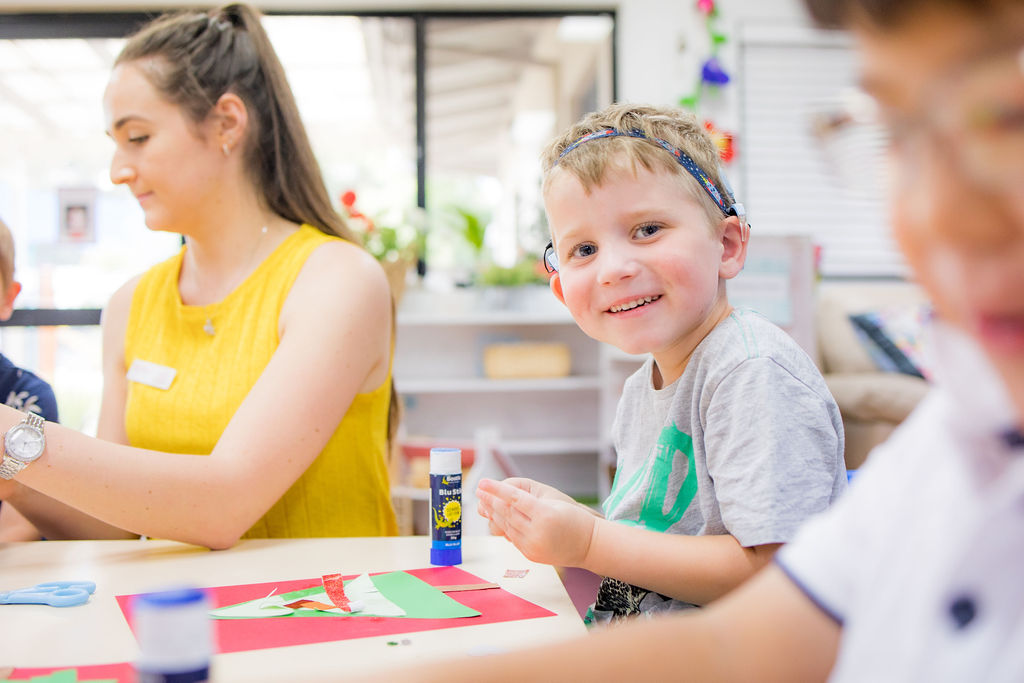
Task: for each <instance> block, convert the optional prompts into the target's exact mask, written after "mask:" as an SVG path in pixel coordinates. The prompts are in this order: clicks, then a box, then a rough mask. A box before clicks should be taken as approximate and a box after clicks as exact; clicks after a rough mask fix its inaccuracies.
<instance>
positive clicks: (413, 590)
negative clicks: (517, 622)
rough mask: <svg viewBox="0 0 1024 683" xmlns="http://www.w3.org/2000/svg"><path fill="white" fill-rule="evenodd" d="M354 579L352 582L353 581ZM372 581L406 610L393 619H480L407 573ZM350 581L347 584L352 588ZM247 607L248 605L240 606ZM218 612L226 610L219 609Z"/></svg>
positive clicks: (295, 596) (291, 596)
mask: <svg viewBox="0 0 1024 683" xmlns="http://www.w3.org/2000/svg"><path fill="white" fill-rule="evenodd" d="M351 580H352V579H349V581H351ZM370 580H371V581H373V585H375V586H376V587H377V590H379V591H380V592H381V593H382V594H383V595H384V597H386V598H387V599H388V600H390V601H391V602H393V603H395V604H396V605H398V606H399V607H401V608H402V609H403V610H405V616H404V617H391V618H394V619H458V618H461V617H478V616H480V613H479V612H477V611H476V610H475V609H470V608H469V607H466V606H465V605H463V604H462V603H460V602H458V601H457V600H453V599H452V598H450V597H448V596H447V595H445V594H444V593H442V592H441V591H439V590H438V589H436V588H434V587H433V586H431V585H430V584H429V583H427V582H426V581H423V580H421V579H418V578H416V577H415V576H413V575H412V574H409V573H407V572H389V573H387V574H377V575H375V576H371V577H370ZM349 581H346V582H345V583H346V584H348V582H349ZM321 592H323V586H312V587H310V588H303V589H301V590H297V591H291V592H290V593H281V594H280V598H281V599H282V600H283V601H284V602H285V603H289V602H293V601H295V600H299V599H301V598H305V597H307V596H309V595H312V594H314V593H321ZM262 600H263V598H258V599H256V600H250V601H248V602H253V603H258V602H260V601H262ZM238 604H239V605H244V604H246V603H238ZM236 606H237V605H224V607H236ZM218 609H223V607H222V608H218ZM215 611H216V610H214V611H213V612H212V613H211V616H212V617H213V618H215V619H248V618H250V617H231V616H220V615H217V614H215ZM372 616H375V615H373V614H370V613H367V612H357V613H355V614H349V613H347V612H342V613H334V612H320V611H317V610H296V611H295V612H294V613H292V614H284V615H280V616H275V617H274V618H275V619H291V618H294V617H328V618H330V617H334V618H338V617H372Z"/></svg>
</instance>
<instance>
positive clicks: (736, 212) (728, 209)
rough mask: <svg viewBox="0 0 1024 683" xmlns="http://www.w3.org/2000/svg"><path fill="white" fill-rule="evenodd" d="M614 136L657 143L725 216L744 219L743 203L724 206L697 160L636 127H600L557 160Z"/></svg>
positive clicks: (720, 194)
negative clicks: (587, 144) (691, 177)
mask: <svg viewBox="0 0 1024 683" xmlns="http://www.w3.org/2000/svg"><path fill="white" fill-rule="evenodd" d="M614 137H628V138H640V139H642V140H650V141H651V142H653V143H654V144H656V145H658V146H659V147H661V148H662V149H664V150H665V151H666V152H668V153H669V154H671V155H672V156H673V157H674V158H675V160H676V161H677V162H679V165H680V166H682V167H683V168H685V169H686V170H687V172H688V173H689V174H690V175H691V176H693V177H694V178H695V179H696V180H697V182H698V183H700V186H701V187H703V188H704V191H705V192H707V193H708V196H709V197H711V200H712V201H713V202H715V204H716V205H717V206H718V208H719V209H721V211H722V213H723V214H725V215H726V216H738V217H739V218H740V219H741V220H745V218H746V212H745V211H744V210H743V205H742V204H740V203H739V202H736V203H734V204H732V205H731V206H726V204H725V200H724V199H722V193H721V192H720V191H719V190H718V188H717V187H716V186H715V184H714V183H713V182H711V178H709V177H708V175H707V173H705V172H704V171H703V170H702V169H701V167H700V166H698V165H697V162H695V161H694V160H693V159H691V158H690V155H688V154H687V153H686V152H684V151H683V150H681V149H679V148H678V147H676V146H674V145H672V144H671V143H669V142H667V141H665V140H662V139H661V138H659V137H653V136H649V135H645V134H644V132H643V131H642V130H639V129H637V128H634V129H632V130H628V131H621V130H618V129H615V128H602V129H601V130H595V131H594V132H593V133H587V134H586V135H584V136H583V137H581V138H579V139H578V140H576V141H575V142H573V143H572V144H571V145H569V146H568V147H566V148H565V149H563V150H562V153H561V154H559V155H558V158H559V160H561V158H562V157H564V156H565V155H566V154H568V153H569V152H571V151H573V150H574V149H576V148H577V147H579V146H580V145H582V144H583V143H585V142H590V141H591V140H600V139H601V138H614ZM722 183H723V184H724V185H725V187H726V188H727V189H729V185H728V183H727V182H726V180H725V176H722ZM730 192H731V189H730Z"/></svg>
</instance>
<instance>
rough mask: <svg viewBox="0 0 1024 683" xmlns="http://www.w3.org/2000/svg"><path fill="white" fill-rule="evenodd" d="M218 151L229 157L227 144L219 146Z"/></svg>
mask: <svg viewBox="0 0 1024 683" xmlns="http://www.w3.org/2000/svg"><path fill="white" fill-rule="evenodd" d="M220 151H222V152H224V156H226V157H227V156H231V148H230V147H228V143H226V142H225V143H223V144H221V146H220Z"/></svg>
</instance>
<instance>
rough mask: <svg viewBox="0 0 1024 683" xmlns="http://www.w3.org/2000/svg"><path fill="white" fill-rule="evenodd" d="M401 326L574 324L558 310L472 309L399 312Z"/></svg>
mask: <svg viewBox="0 0 1024 683" xmlns="http://www.w3.org/2000/svg"><path fill="white" fill-rule="evenodd" d="M398 324H399V326H401V327H452V326H473V325H479V326H494V325H575V324H576V322H575V321H574V320H573V319H572V316H570V315H569V314H568V312H565V313H559V312H558V311H544V312H540V313H535V312H531V311H473V312H468V313H445V312H443V311H436V312H412V313H406V312H400V313H399V314H398Z"/></svg>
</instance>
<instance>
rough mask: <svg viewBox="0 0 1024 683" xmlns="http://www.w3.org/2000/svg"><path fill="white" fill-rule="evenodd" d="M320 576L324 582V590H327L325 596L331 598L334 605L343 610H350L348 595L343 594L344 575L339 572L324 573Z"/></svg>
mask: <svg viewBox="0 0 1024 683" xmlns="http://www.w3.org/2000/svg"><path fill="white" fill-rule="evenodd" d="M320 578H321V579H322V580H323V582H324V590H325V591H327V597H328V598H330V599H331V602H333V603H334V606H335V607H337V608H339V609H341V610H342V611H344V612H351V611H352V609H351V608H350V607H349V602H348V596H347V595H345V584H344V583H343V582H344V580H345V579H344V577H343V576H342V575H341V574H325V575H324V576H321V577H320Z"/></svg>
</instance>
